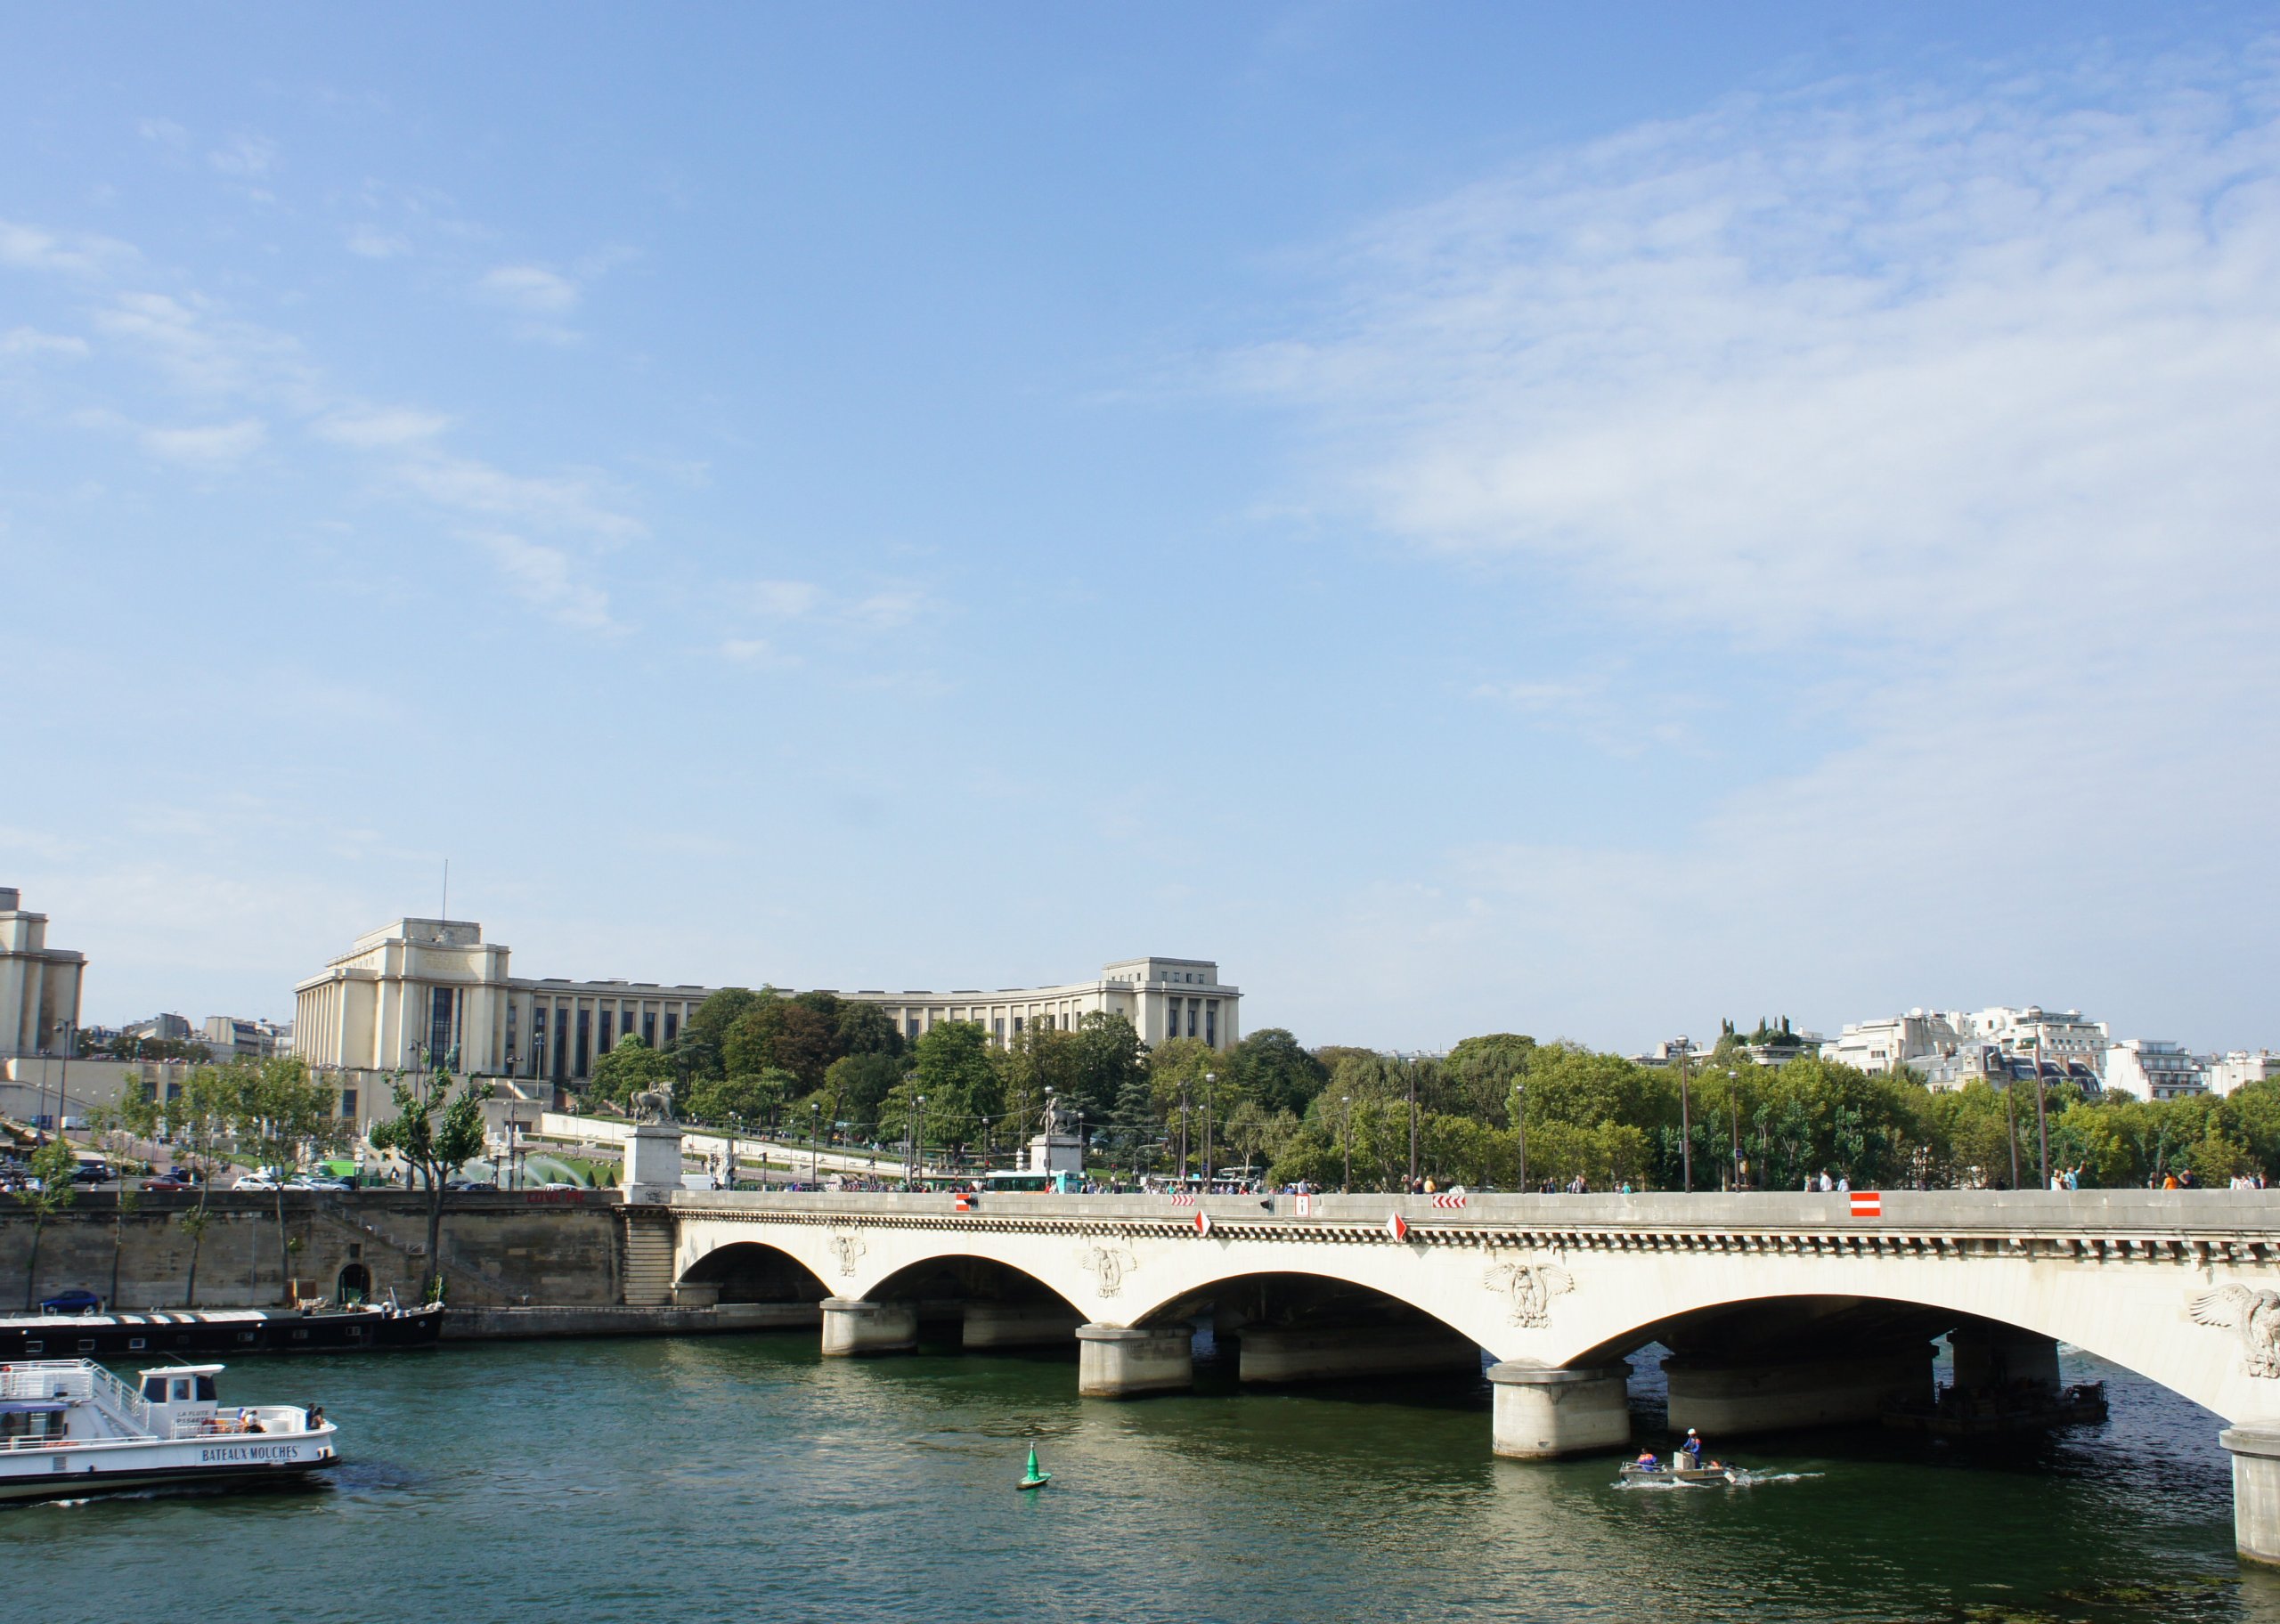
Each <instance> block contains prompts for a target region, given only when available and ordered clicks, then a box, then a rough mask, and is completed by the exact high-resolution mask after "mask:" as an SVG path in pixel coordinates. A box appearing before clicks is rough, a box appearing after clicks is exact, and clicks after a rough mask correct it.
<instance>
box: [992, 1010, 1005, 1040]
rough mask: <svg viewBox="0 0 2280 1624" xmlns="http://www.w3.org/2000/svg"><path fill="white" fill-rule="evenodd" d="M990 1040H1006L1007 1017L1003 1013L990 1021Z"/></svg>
mask: <svg viewBox="0 0 2280 1624" xmlns="http://www.w3.org/2000/svg"><path fill="white" fill-rule="evenodd" d="M989 1040H990V1042H992V1043H1004V1042H1005V1041H1006V1018H1005V1017H1004V1016H1003V1015H1000V1016H997V1018H996V1019H993V1020H991V1021H990V1023H989Z"/></svg>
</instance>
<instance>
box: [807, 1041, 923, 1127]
mask: <svg viewBox="0 0 2280 1624" xmlns="http://www.w3.org/2000/svg"><path fill="white" fill-rule="evenodd" d="M905 1069H906V1068H905V1067H904V1064H903V1062H902V1060H900V1058H899V1057H898V1056H896V1055H893V1054H890V1053H887V1052H883V1051H877V1050H867V1051H864V1052H861V1053H858V1054H843V1055H841V1056H840V1057H839V1058H838V1059H837V1060H834V1061H833V1062H832V1063H831V1064H830V1066H829V1067H827V1068H825V1071H824V1074H823V1092H824V1095H825V1098H826V1100H827V1101H828V1103H827V1104H826V1106H825V1107H824V1108H825V1109H826V1111H828V1112H830V1113H831V1121H832V1122H834V1123H840V1122H844V1123H851V1124H855V1123H860V1124H867V1125H875V1124H876V1123H877V1121H878V1119H879V1102H880V1101H881V1100H884V1099H885V1098H886V1097H887V1095H888V1093H889V1092H891V1091H892V1089H893V1087H894V1085H895V1084H898V1083H900V1082H901V1081H902V1074H903V1072H904V1070H905ZM871 1137H872V1138H874V1139H875V1138H879V1137H881V1135H879V1134H877V1133H872V1134H871Z"/></svg>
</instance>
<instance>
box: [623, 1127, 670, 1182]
mask: <svg viewBox="0 0 2280 1624" xmlns="http://www.w3.org/2000/svg"><path fill="white" fill-rule="evenodd" d="M624 1186H625V1198H626V1199H627V1200H628V1201H639V1200H646V1199H655V1193H656V1192H662V1191H665V1190H679V1189H680V1128H678V1127H677V1126H675V1125H673V1124H672V1123H670V1122H644V1123H639V1124H637V1125H635V1127H634V1129H633V1132H632V1133H630V1134H628V1135H627V1136H626V1140H625V1180H624Z"/></svg>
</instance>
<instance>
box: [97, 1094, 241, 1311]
mask: <svg viewBox="0 0 2280 1624" xmlns="http://www.w3.org/2000/svg"><path fill="white" fill-rule="evenodd" d="M237 1092H238V1091H237V1088H236V1085H235V1084H234V1083H233V1082H232V1079H231V1077H230V1076H229V1074H228V1072H227V1071H226V1070H225V1069H224V1068H221V1067H216V1066H199V1067H194V1068H191V1072H190V1075H189V1076H186V1077H184V1078H183V1080H182V1082H181V1083H180V1084H170V1085H169V1086H168V1088H167V1095H166V1097H165V1098H164V1099H160V1098H158V1097H157V1096H156V1095H141V1094H136V1095H130V1096H129V1097H128V1098H126V1100H121V1101H120V1102H119V1107H118V1109H119V1119H120V1120H121V1121H122V1122H123V1123H125V1124H126V1126H127V1127H128V1128H129V1130H130V1131H132V1132H134V1133H138V1134H140V1135H141V1136H142V1138H144V1139H159V1138H164V1139H165V1140H167V1141H168V1143H170V1144H171V1145H172V1146H173V1148H174V1159H175V1165H176V1166H178V1167H181V1168H183V1169H184V1170H186V1171H187V1172H188V1173H190V1175H191V1178H192V1179H193V1180H195V1181H196V1183H197V1188H198V1201H197V1203H196V1205H195V1206H191V1207H190V1208H189V1209H188V1210H187V1211H185V1212H183V1213H179V1214H175V1227H176V1228H177V1229H179V1230H182V1232H183V1234H185V1235H187V1236H188V1237H189V1238H190V1270H189V1276H188V1279H186V1280H185V1282H184V1284H183V1305H184V1306H185V1307H189V1308H196V1307H197V1306H198V1262H199V1255H200V1253H201V1252H202V1251H203V1250H204V1248H205V1245H206V1230H207V1228H208V1219H209V1214H208V1210H207V1198H208V1195H209V1194H211V1192H212V1190H213V1188H214V1175H215V1174H216V1173H217V1172H219V1171H220V1170H221V1169H222V1167H223V1166H224V1165H225V1164H226V1163H227V1161H228V1156H227V1153H226V1152H227V1147H228V1145H229V1143H230V1139H231V1133H232V1120H233V1117H234V1113H235V1110H236V1106H237Z"/></svg>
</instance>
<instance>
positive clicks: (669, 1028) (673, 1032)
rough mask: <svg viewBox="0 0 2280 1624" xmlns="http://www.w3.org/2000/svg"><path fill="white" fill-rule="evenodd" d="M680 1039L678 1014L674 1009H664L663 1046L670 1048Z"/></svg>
mask: <svg viewBox="0 0 2280 1624" xmlns="http://www.w3.org/2000/svg"><path fill="white" fill-rule="evenodd" d="M679 1042H680V1012H679V1011H675V1010H667V1011H665V1047H666V1048H668V1049H670V1048H672V1046H673V1045H674V1044H675V1043H679Z"/></svg>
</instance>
